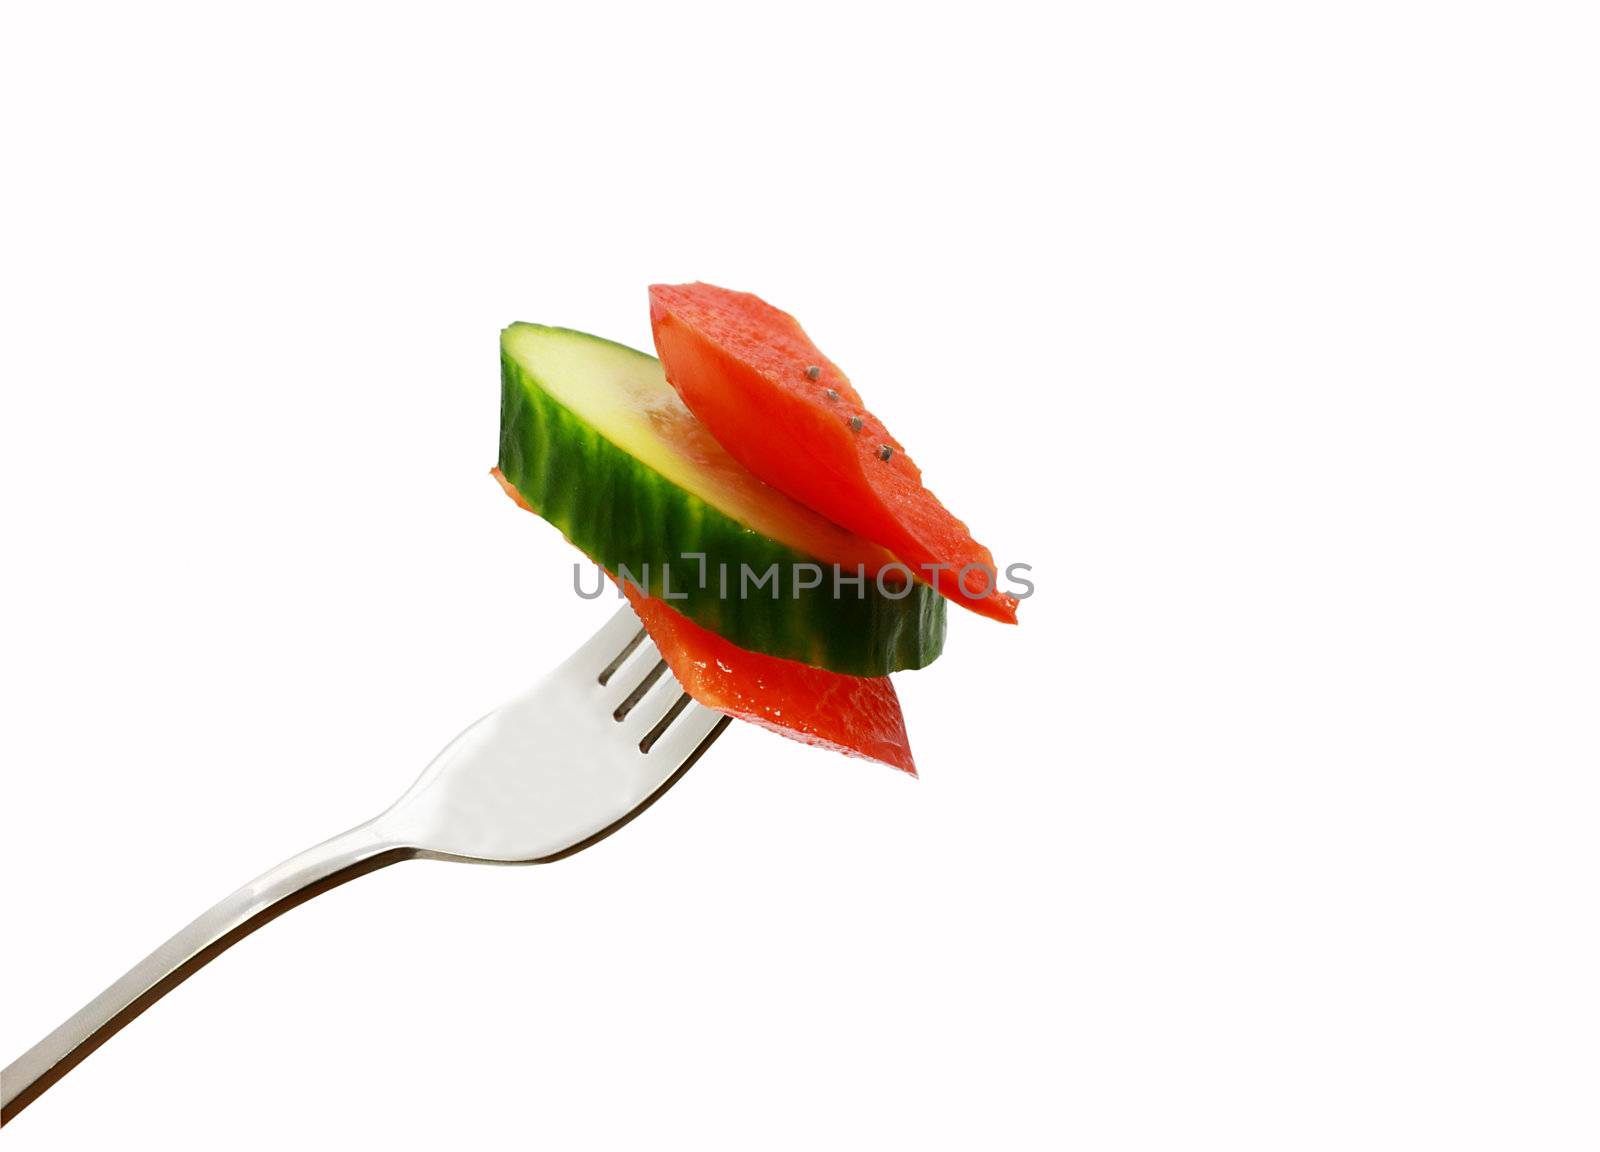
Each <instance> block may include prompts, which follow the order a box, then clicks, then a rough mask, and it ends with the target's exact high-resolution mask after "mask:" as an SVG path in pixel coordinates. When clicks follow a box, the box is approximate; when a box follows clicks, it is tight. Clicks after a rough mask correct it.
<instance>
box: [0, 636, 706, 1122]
mask: <svg viewBox="0 0 1600 1152" xmlns="http://www.w3.org/2000/svg"><path fill="white" fill-rule="evenodd" d="M727 724H728V720H727V717H725V716H722V715H721V714H720V713H717V712H714V711H712V710H710V709H708V708H704V707H702V706H700V705H699V704H696V703H694V702H692V701H689V700H688V698H687V697H686V696H685V695H684V694H683V692H682V689H681V688H680V687H679V686H678V682H677V681H676V680H674V679H673V678H672V676H671V675H670V674H669V673H666V672H665V666H664V665H663V664H662V663H661V661H660V656H659V653H657V651H656V649H655V645H654V644H652V643H651V642H650V639H649V638H648V637H646V636H643V634H642V632H641V629H640V628H639V621H638V618H637V617H636V616H635V615H634V614H633V611H632V609H630V608H626V607H624V608H622V609H621V610H620V611H619V612H618V613H617V614H616V615H615V616H613V617H612V618H611V620H610V621H609V622H608V623H607V624H606V625H605V626H604V627H602V628H601V629H600V631H599V632H597V633H595V635H594V636H593V637H591V638H590V640H589V641H588V642H587V643H585V644H584V645H583V646H582V647H581V648H579V649H578V650H577V651H576V652H574V653H573V654H572V655H571V656H570V657H568V658H567V660H566V662H565V663H563V664H562V665H561V666H560V667H559V668H557V669H556V670H555V671H554V672H552V673H551V674H550V675H548V676H547V677H545V679H544V680H543V681H541V682H540V683H539V684H537V685H535V686H534V687H533V688H532V689H530V690H529V691H527V692H525V693H523V694H522V695H520V696H518V697H516V698H515V699H513V700H511V701H509V702H508V703H506V704H505V705H503V706H502V707H500V708H498V709H496V710H495V711H493V712H491V713H489V715H487V716H485V717H484V718H483V719H481V720H479V721H478V722H477V723H476V724H474V725H472V726H471V727H470V728H468V729H467V730H466V731H465V732H463V733H461V735H459V736H457V737H456V738H455V739H454V740H452V741H451V742H450V744H449V745H447V746H446V747H445V749H444V751H442V752H440V753H439V755H438V756H437V757H435V758H434V760H433V763H431V764H429V765H428V767H427V768H426V769H425V770H424V771H423V773H422V775H421V776H420V777H419V778H418V780H417V782H416V783H415V784H413V785H412V786H411V789H410V791H408V792H407V793H406V794H405V795H404V796H402V797H401V798H400V799H399V800H398V801H396V802H395V804H394V805H393V806H392V807H390V808H389V809H388V810H387V811H385V812H384V813H383V814H382V815H380V816H378V817H376V818H374V819H372V820H369V821H368V822H367V823H365V824H361V825H359V826H357V827H355V828H352V829H350V831H348V832H345V833H342V834H341V835H338V836H335V837H334V838H333V839H331V840H328V841H326V842H324V843H322V844H319V845H317V846H316V847H314V848H311V849H308V850H307V851H305V852H302V853H300V855H298V856H295V857H293V858H291V859H289V860H286V861H285V862H284V863H282V864H280V865H278V866H277V867H276V868H274V869H272V870H271V871H269V872H265V873H263V874H262V875H261V876H258V877H257V878H256V879H254V880H252V881H251V882H250V883H248V884H246V885H245V886H244V887H243V888H241V889H239V890H238V891H237V892H235V893H234V894H233V895H231V896H229V897H227V898H226V899H224V900H222V901H221V902H220V903H218V904H217V905H215V906H214V907H212V908H211V909H210V910H209V911H207V912H205V913H203V914H201V916H200V917H199V918H198V919H197V920H195V921H194V922H193V923H191V924H190V925H189V926H188V927H187V928H185V929H183V930H182V931H181V932H179V933H178V934H177V935H176V936H174V937H172V939H170V940H168V941H167V942H166V943H165V944H163V945H161V946H160V947H159V948H157V949H156V950H155V951H154V952H152V953H151V954H150V955H149V956H146V957H145V958H144V959H143V960H141V961H140V962H139V963H138V964H136V965H135V966H134V967H133V968H132V969H131V970H130V971H129V972H128V973H127V974H126V975H124V976H123V977H122V978H121V979H120V980H118V981H117V982H116V983H114V984H112V985H111V987H109V988H107V989H106V990H105V991H104V992H102V993H100V995H99V996H96V997H95V998H94V999H93V1000H91V1001H90V1002H89V1003H88V1004H87V1005H85V1006H84V1007H83V1008H82V1009H81V1010H80V1011H79V1012H78V1013H77V1015H75V1016H73V1017H72V1018H71V1019H70V1020H68V1021H67V1022H66V1023H64V1024H62V1025H61V1026H60V1027H59V1028H57V1029H56V1030H55V1031H54V1032H51V1033H50V1034H49V1035H48V1036H46V1037H45V1038H44V1039H43V1040H41V1041H39V1043H37V1044H35V1045H34V1046H33V1047H32V1048H30V1049H29V1050H28V1051H27V1052H24V1053H23V1054H22V1055H21V1056H20V1057H18V1058H17V1059H16V1060H15V1061H14V1062H13V1063H12V1064H10V1065H9V1066H8V1067H7V1068H6V1069H5V1071H4V1072H3V1073H0V1122H5V1121H9V1120H10V1119H11V1118H12V1117H13V1116H15V1115H16V1114H17V1113H18V1112H20V1111H21V1110H22V1109H23V1108H25V1107H27V1105H28V1104H29V1103H30V1102H32V1101H33V1100H34V1099H35V1098H37V1097H38V1096H39V1094H40V1093H42V1092H43V1091H44V1090H45V1089H47V1088H48V1087H50V1085H51V1084H54V1083H55V1082H56V1081H57V1080H59V1079H60V1078H61V1077H62V1076H64V1075H65V1074H66V1073H67V1072H68V1071H70V1070H71V1069H72V1068H73V1067H74V1066H75V1065H76V1064H77V1063H78V1062H79V1061H80V1060H82V1059H83V1058H84V1057H85V1056H87V1055H88V1054H89V1053H90V1052H92V1051H94V1050H95V1049H96V1048H98V1047H99V1046H100V1045H101V1044H103V1043H104V1042H105V1041H106V1040H108V1039H109V1038H110V1037H111V1036H112V1035H113V1034H115V1033H116V1032H117V1030H118V1029H120V1028H121V1027H122V1026H123V1025H124V1024H126V1023H127V1022H128V1021H130V1020H132V1019H133V1018H134V1017H135V1016H137V1015H138V1014H139V1013H140V1012H142V1011H144V1009H146V1008H147V1007H149V1006H150V1005H151V1004H153V1003H155V1002H156V1001H157V1000H159V999H160V998H161V997H162V996H164V995H166V993H167V992H169V991H171V990H172V989H173V988H175V987H177V986H178V985H179V984H181V983H182V982H183V981H184V980H185V979H186V978H187V977H188V976H189V975H191V974H192V973H193V972H195V971H196V970H198V969H199V968H201V967H203V966H204V965H205V964H206V963H207V962H209V961H210V960H211V959H213V958H214V957H216V956H218V955H220V954H221V953H222V952H223V951H225V950H226V949H227V948H228V947H229V946H230V945H232V944H234V943H235V942H236V941H238V940H240V939H242V938H243V937H245V936H247V935H248V934H249V933H250V932H252V931H254V930H255V929H256V928H259V927H260V926H261V925H263V924H265V923H267V922H268V921H269V920H271V919H273V918H274V917H276V916H278V915H280V914H281V913H283V912H285V911H287V910H288V909H290V908H293V907H294V906H295V905H296V904H300V903H303V902H304V901H306V900H309V899H310V898H311V897H312V896H315V895H317V894H319V893H321V892H326V891H327V890H328V889H330V888H333V887H336V886H338V885H339V884H342V883H344V882H345V881H347V880H351V879H354V878H355V877H357V876H360V875H363V874H364V873H367V872H372V871H375V870H377V869H378V868H382V867H384V866H385V865H388V864H393V863H395V862H397V861H400V860H407V859H414V858H417V857H427V858H432V859H440V860H462V861H467V862H471V863H484V864H539V863H545V862H548V861H551V860H558V859H560V858H561V857H563V856H570V855H571V854H572V853H574V852H577V851H580V850H581V849H583V848H587V847H588V846H589V845H591V844H593V843H595V842H596V841H597V840H600V839H601V838H603V837H605V836H606V835H608V834H610V833H611V832H614V831H615V830H616V829H618V828H620V827H621V826H622V825H623V824H625V823H627V822H628V821H629V820H631V819H632V818H633V817H634V816H636V815H638V814H639V813H640V812H642V811H643V810H644V809H645V808H647V807H649V805H650V803H651V802H652V801H654V800H655V799H656V797H658V796H660V795H661V793H663V792H664V791H666V789H667V788H668V787H670V786H671V785H672V784H673V783H674V782H675V781H676V780H677V779H678V777H680V776H681V775H682V774H683V773H684V772H685V771H686V770H687V769H688V767H689V766H690V765H691V764H693V763H694V761H695V760H696V759H697V758H698V757H699V756H700V754H701V753H702V752H704V751H705V749H706V748H707V747H709V746H710V744H711V742H712V741H713V740H715V739H716V738H717V736H718V735H720V734H721V732H722V730H723V729H724V728H725V727H726V726H727Z"/></svg>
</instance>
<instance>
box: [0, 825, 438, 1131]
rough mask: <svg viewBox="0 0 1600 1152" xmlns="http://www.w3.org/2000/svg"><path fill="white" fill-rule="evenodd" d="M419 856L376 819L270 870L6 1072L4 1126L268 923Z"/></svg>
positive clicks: (0, 1107)
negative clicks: (388, 833) (350, 882)
mask: <svg viewBox="0 0 1600 1152" xmlns="http://www.w3.org/2000/svg"><path fill="white" fill-rule="evenodd" d="M414 855H416V852H415V850H414V849H412V848H409V847H406V846H404V845H401V844H398V843H396V842H395V841H393V840H391V839H389V838H388V837H387V836H386V835H384V833H383V832H382V831H381V830H380V829H379V828H378V826H377V824H376V822H369V823H366V824H362V825H359V826H357V827H355V828H352V829H350V831H348V832H344V833H342V834H340V835H338V836H335V837H334V838H333V839H331V840H327V841H324V842H323V843H321V844H318V845H317V846H316V847H315V848H309V849H307V850H306V851H304V852H302V853H300V855H298V856H295V857H292V858H290V859H288V860H285V861H284V862H283V863H282V864H279V865H278V866H277V867H276V868H274V869H272V870H271V871H269V872H264V873H262V874H261V875H260V876H258V877H256V878H255V879H254V880H252V881H250V883H248V884H246V885H245V886H244V887H243V888H240V889H239V890H238V891H237V892H235V893H234V894H233V895H231V896H228V897H226V898H224V899H223V900H222V901H220V902H219V903H217V904H215V905H213V906H212V907H211V908H210V909H209V910H208V911H206V912H202V913H201V914H200V916H199V917H198V918H197V919H196V920H194V921H193V922H192V923H191V924H190V925H189V926H188V927H187V928H185V929H183V930H182V931H181V932H179V933H178V934H177V935H176V936H174V937H172V939H170V940H168V941H167V942H166V943H165V944H163V945H161V946H160V947H159V948H157V949H156V950H155V951H154V952H152V953H150V955H148V956H146V957H145V958H144V959H143V960H141V961H139V963H137V964H135V965H134V966H133V967H132V968H131V969H129V970H128V972H127V973H126V974H125V975H124V976H123V977H122V978H121V979H119V980H118V981H117V982H116V983H114V984H112V985H111V987H109V988H107V989H106V990H105V991H104V992H102V993H100V995H98V996H96V997H95V998H94V999H93V1000H91V1001H89V1003H87V1004H85V1005H84V1006H83V1007H82V1008H81V1009H80V1010H79V1011H78V1013H77V1014H76V1015H75V1016H73V1017H72V1018H71V1019H69V1020H67V1021H66V1022H65V1023H64V1024H62V1025H61V1026H60V1027H59V1028H57V1029H56V1030H55V1031H54V1032H51V1033H50V1034H49V1035H48V1036H46V1037H45V1038H44V1039H43V1040H41V1041H39V1042H38V1043H37V1044H35V1045H34V1046H33V1047H32V1048H29V1049H28V1050H27V1051H26V1052H24V1053H23V1054H22V1055H21V1056H19V1057H17V1059H16V1060H14V1061H12V1063H11V1064H10V1065H8V1066H7V1067H6V1070H5V1071H4V1072H3V1073H0V1124H4V1123H7V1122H9V1121H10V1120H11V1118H12V1117H13V1116H15V1115H16V1114H17V1113H18V1112H21V1111H22V1110H23V1109H24V1108H26V1107H27V1106H28V1105H29V1104H31V1103H32V1102H33V1101H34V1100H35V1099H36V1098H38V1096H39V1095H40V1094H41V1093H43V1092H44V1091H45V1089H47V1088H49V1087H50V1085H52V1084H54V1083H55V1082H56V1081H57V1080H59V1079H61V1077H63V1076H65V1075H66V1074H67V1073H68V1072H70V1071H71V1070H72V1069H73V1068H74V1067H75V1066H76V1065H77V1063H78V1062H79V1061H80V1060H82V1059H83V1058H84V1057H85V1056H87V1055H89V1053H91V1052H93V1051H94V1050H95V1049H96V1048H98V1047H100V1045H102V1044H104V1043H105V1042H106V1041H107V1040H109V1039H110V1038H111V1037H112V1036H114V1035H115V1034H116V1033H117V1031H118V1030H119V1029H121V1028H122V1026H123V1025H125V1024H127V1023H128V1021H130V1020H132V1019H133V1018H134V1017H135V1016H137V1015H139V1013H141V1012H143V1011H144V1010H145V1009H146V1008H148V1007H150V1005H152V1004H154V1003H155V1002H156V1001H157V1000H159V999H161V997H163V996H165V995H166V994H167V993H168V992H170V991H172V990H173V989H174V988H176V987H177V986H178V985H179V984H181V983H183V982H184V981H185V980H187V979H188V978H189V977H190V976H192V975H193V974H194V973H195V972H197V971H199V970H200V969H201V968H203V967H205V965H206V964H207V963H209V962H210V961H212V960H214V959H215V958H216V957H218V956H220V955H221V954H222V953H223V952H225V951H226V950H227V949H228V948H229V947H230V946H231V945H233V944H235V943H237V942H238V941H240V940H242V939H243V938H244V937H246V936H248V935H249V934H250V933H251V932H253V931H255V930H256V929H257V928H259V927H261V926H262V925H263V924H265V923H267V921H269V920H272V919H273V918H275V917H277V916H278V915H280V914H282V913H284V912H287V911H288V910H289V909H290V908H293V907H294V906H295V905H296V904H302V903H304V902H305V901H307V900H309V899H311V897H313V896H317V895H320V894H321V893H323V892H326V891H328V890H329V889H330V888H336V887H338V886H339V885H340V884H343V883H344V882H345V881H346V880H354V879H355V878H356V877H357V876H363V875H365V874H366V873H368V872H373V871H376V870H377V869H379V868H382V867H385V866H386V865H389V864H393V863H395V862H397V861H400V860H404V859H406V858H408V857H411V856H414Z"/></svg>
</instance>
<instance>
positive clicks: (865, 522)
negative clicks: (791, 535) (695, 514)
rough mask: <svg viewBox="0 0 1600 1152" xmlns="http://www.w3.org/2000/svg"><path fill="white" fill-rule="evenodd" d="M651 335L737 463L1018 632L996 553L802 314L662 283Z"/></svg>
mask: <svg viewBox="0 0 1600 1152" xmlns="http://www.w3.org/2000/svg"><path fill="white" fill-rule="evenodd" d="M650 326H651V328H652V329H653V331H654V333H655V342H656V352H657V354H658V355H660V357H661V364H662V367H663V368H665V370H666V374H667V380H668V381H669V382H670V383H671V384H672V386H673V388H674V389H676V390H677V392H678V395H679V396H681V397H682V398H683V402H684V404H686V405H687V406H688V408H689V410H690V411H691V412H693V413H694V414H695V416H696V417H698V418H699V419H700V421H701V422H702V423H704V424H705V425H706V426H707V427H708V428H709V429H710V430H711V434H712V435H713V436H715V437H716V438H717V440H718V441H719V442H720V443H721V444H722V446H723V447H724V448H726V449H727V450H728V452H729V454H730V455H732V456H733V457H734V459H736V460H738V461H739V463H741V464H743V465H744V466H745V467H746V468H748V469H750V471H751V472H753V473H755V474H756V475H757V476H759V477H760V478H761V479H762V480H764V481H766V482H767V483H768V484H771V485H772V486H773V487H774V488H776V489H778V490H779V491H780V492H783V493H784V494H785V495H787V496H790V497H792V498H793V499H795V500H798V501H799V502H800V503H802V504H805V505H807V506H808V507H810V508H812V509H813V510H814V511H817V512H820V513H821V514H822V515H824V516H826V517H827V518H828V519H830V520H832V521H833V522H834V523H835V524H838V525H841V526H842V527H845V528H848V529H849V530H850V531H852V532H856V533H859V534H860V535H862V536H865V537H866V538H867V539H869V540H872V541H873V542H875V543H877V544H881V545H882V546H883V547H885V548H887V549H889V551H891V552H893V553H894V554H895V555H896V556H897V557H899V559H900V560H901V561H902V562H903V563H905V564H906V565H908V566H909V567H910V568H911V569H912V571H913V572H914V573H915V575H916V576H917V578H918V579H921V580H924V581H926V582H927V583H930V584H932V585H933V586H934V587H935V588H937V589H938V590H939V591H940V592H942V593H943V594H944V595H945V596H946V597H947V598H949V599H950V600H953V601H954V602H955V603H957V604H961V605H964V606H965V607H967V608H970V609H972V610H973V611H974V612H977V613H980V614H981V615H984V616H989V617H992V618H993V619H995V620H1000V621H1003V622H1005V623H1007V624H1015V623H1016V622H1017V600H1016V597H1014V596H1008V595H1006V594H1004V593H1002V592H1001V591H1000V590H999V588H998V582H997V574H996V572H995V564H994V557H993V556H992V555H991V554H990V552H989V550H988V549H987V548H985V547H984V546H983V545H981V544H979V543H978V542H977V541H976V540H974V539H973V538H972V533H971V532H969V531H968V530H967V526H966V525H965V524H963V523H962V522H961V521H960V520H957V519H956V518H955V517H954V516H953V515H951V514H950V512H949V511H948V510H947V509H946V508H945V506H944V505H943V504H941V503H939V501H938V499H937V498H936V497H935V496H934V495H933V493H932V492H929V491H928V490H927V489H926V488H925V487H923V485H922V473H921V471H920V470H919V469H918V468H917V466H916V464H914V463H913V462H912V460H911V458H910V457H909V456H908V455H906V452H905V449H904V448H903V447H902V446H901V444H900V442H899V441H898V440H896V439H895V438H894V437H893V436H891V435H890V434H889V431H888V429H887V428H885V427H884V426H883V422H882V421H881V420H879V419H878V418H877V417H876V416H874V415H873V414H872V413H871V412H869V411H867V409H866V407H865V406H864V405H863V404H862V403H861V397H860V396H859V395H858V394H857V393H856V390H855V389H854V388H853V387H852V386H851V384H850V381H849V379H848V378H847V377H846V376H845V374H844V373H843V372H841V371H840V370H839V368H838V366H837V365H835V364H834V363H833V361H831V360H829V359H828V358H827V357H826V356H824V355H823V354H822V353H821V352H820V351H819V350H818V349H817V346H816V345H815V344H813V343H812V342H811V339H810V338H809V337H808V336H807V335H806V334H805V331H804V330H803V329H802V328H801V327H800V324H799V323H798V322H797V321H796V320H795V318H794V317H793V316H791V315H789V314H788V313H787V312H784V311H782V310H780V309H778V308H774V307H773V306H772V305H770V304H768V303H767V302H766V301H764V300H762V299H761V298H760V297H758V296H753V295H751V294H750V293H748V292H733V291H730V290H729V289H726V288H718V287H716V286H715V285H713V284H699V283H696V284H654V285H651V287H650Z"/></svg>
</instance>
